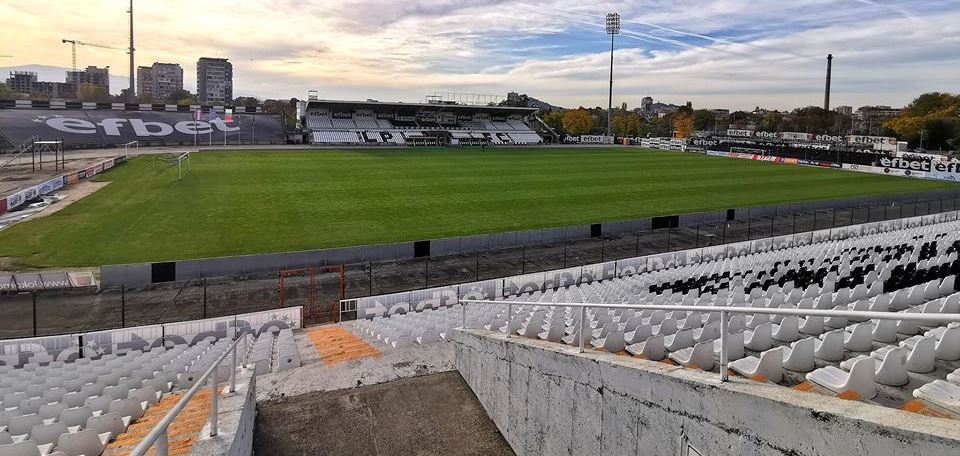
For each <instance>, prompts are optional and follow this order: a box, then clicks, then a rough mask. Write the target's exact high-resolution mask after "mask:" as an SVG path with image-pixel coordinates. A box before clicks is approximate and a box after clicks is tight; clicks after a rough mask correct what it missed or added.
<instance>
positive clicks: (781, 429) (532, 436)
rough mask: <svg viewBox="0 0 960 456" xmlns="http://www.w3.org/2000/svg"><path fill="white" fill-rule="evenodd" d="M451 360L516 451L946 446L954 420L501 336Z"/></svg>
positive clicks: (821, 450)
mask: <svg viewBox="0 0 960 456" xmlns="http://www.w3.org/2000/svg"><path fill="white" fill-rule="evenodd" d="M454 341H455V343H456V364H457V369H458V370H459V371H460V374H461V375H462V376H463V378H464V379H465V380H466V382H467V384H468V385H470V388H471V389H472V390H473V392H474V393H475V394H476V395H477V397H478V398H479V400H480V403H481V404H482V405H483V407H484V408H485V409H486V411H487V413H488V414H489V415H490V417H491V419H493V421H494V423H496V425H497V428H498V429H499V430H500V432H501V433H502V434H503V435H504V437H505V438H506V439H507V442H508V443H509V444H510V446H511V447H512V448H513V450H514V451H515V452H516V453H517V454H518V455H560V454H570V455H580V454H583V455H591V456H594V455H626V454H642V455H677V454H680V447H681V441H682V439H683V438H684V436H685V437H686V439H688V440H689V445H690V446H692V447H693V448H695V449H697V450H699V451H700V452H701V453H702V454H705V455H706V454H716V455H721V454H723V455H764V456H767V455H790V456H801V455H811V456H812V455H823V456H827V455H829V456H838V455H871V456H887V455H889V456H893V455H923V456H939V455H943V456H946V455H956V454H958V452H960V426H957V422H956V421H952V420H946V419H937V418H928V417H924V416H921V415H916V414H912V413H908V412H902V411H899V410H895V409H889V408H883V407H879V406H874V405H870V404H866V403H862V402H852V401H844V400H840V399H836V398H833V397H828V396H823V395H819V394H815V393H804V392H799V391H795V390H792V389H790V388H785V387H781V386H777V385H771V384H762V383H757V382H753V381H750V380H745V379H735V378H732V379H731V381H730V382H727V383H723V384H721V383H720V382H719V376H718V374H715V373H709V372H702V371H695V370H690V369H685V368H682V367H679V366H672V365H668V364H664V363H658V362H652V361H645V360H638V359H633V358H631V357H628V356H618V355H613V354H609V353H596V352H590V353H584V354H576V353H575V351H574V349H572V348H569V347H565V346H560V345H557V344H550V343H547V342H541V341H535V340H530V339H522V338H512V339H506V338H505V337H504V336H503V335H502V334H499V333H497V334H493V333H487V332H479V331H465V332H464V331H455V334H454Z"/></svg>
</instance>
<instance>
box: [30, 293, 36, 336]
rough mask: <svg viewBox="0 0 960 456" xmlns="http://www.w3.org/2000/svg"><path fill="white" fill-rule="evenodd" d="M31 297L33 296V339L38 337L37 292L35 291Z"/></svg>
mask: <svg viewBox="0 0 960 456" xmlns="http://www.w3.org/2000/svg"><path fill="white" fill-rule="evenodd" d="M31 295H33V337H37V292H36V291H34V292H33V293H31Z"/></svg>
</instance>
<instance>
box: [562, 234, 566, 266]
mask: <svg viewBox="0 0 960 456" xmlns="http://www.w3.org/2000/svg"><path fill="white" fill-rule="evenodd" d="M563 267H564V268H566V267H567V238H563Z"/></svg>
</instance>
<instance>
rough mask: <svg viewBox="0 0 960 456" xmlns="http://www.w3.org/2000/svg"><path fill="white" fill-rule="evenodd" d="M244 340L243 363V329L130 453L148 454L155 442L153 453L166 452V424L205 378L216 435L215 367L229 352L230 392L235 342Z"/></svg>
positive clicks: (234, 384) (234, 387) (163, 455)
mask: <svg viewBox="0 0 960 456" xmlns="http://www.w3.org/2000/svg"><path fill="white" fill-rule="evenodd" d="M241 340H242V341H243V355H242V356H243V360H242V364H243V366H244V367H246V358H247V333H246V332H244V333H242V334H241V335H240V337H237V338H236V339H234V340H233V342H232V343H231V344H230V348H229V349H228V350H227V351H225V352H223V354H222V355H220V357H219V358H217V360H216V361H214V362H213V364H212V365H211V366H210V367H209V368H207V370H206V371H205V372H204V373H203V375H201V376H200V378H198V379H197V381H196V383H194V384H193V387H192V388H190V389H189V390H187V393H186V394H184V395H183V397H182V398H180V400H179V401H178V402H177V405H174V406H173V408H172V409H170V411H169V412H167V414H166V415H164V417H163V419H162V420H160V422H159V423H157V425H156V426H154V427H153V429H152V430H151V431H150V433H149V434H147V436H146V437H144V438H143V440H142V441H140V444H139V445H137V447H136V448H134V449H133V451H132V452H131V453H130V456H143V455H145V454H147V451H149V450H150V447H151V446H153V445H154V443H156V455H157V456H167V451H168V445H169V443H170V436H169V435H167V428H168V427H170V424H171V423H173V420H175V419H176V418H177V415H179V414H180V412H182V411H183V409H184V408H186V407H187V404H189V403H190V400H191V399H193V396H194V395H195V394H197V391H199V390H200V388H202V387H203V384H204V382H205V381H207V379H208V378H209V379H210V435H211V436H214V435H217V415H218V413H219V409H220V406H219V396H220V394H219V391H217V387H218V385H219V383H220V381H219V379H218V378H217V371H218V370H219V369H220V364H221V363H223V360H224V359H226V358H227V355H232V356H233V358H232V361H231V365H230V392H231V393H232V392H234V391H236V390H237V345H238V344H239V343H240V341H241Z"/></svg>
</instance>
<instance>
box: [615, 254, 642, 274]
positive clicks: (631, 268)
mask: <svg viewBox="0 0 960 456" xmlns="http://www.w3.org/2000/svg"><path fill="white" fill-rule="evenodd" d="M644 272H647V257H637V258H627V259H625V260H619V261H617V277H627V276H632V275H634V274H642V273H644Z"/></svg>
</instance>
